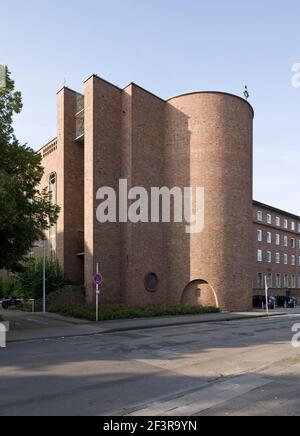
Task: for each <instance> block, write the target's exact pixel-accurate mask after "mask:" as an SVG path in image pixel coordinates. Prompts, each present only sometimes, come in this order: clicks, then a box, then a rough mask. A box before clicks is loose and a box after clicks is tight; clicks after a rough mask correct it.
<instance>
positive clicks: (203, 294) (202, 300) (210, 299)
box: [181, 280, 219, 307]
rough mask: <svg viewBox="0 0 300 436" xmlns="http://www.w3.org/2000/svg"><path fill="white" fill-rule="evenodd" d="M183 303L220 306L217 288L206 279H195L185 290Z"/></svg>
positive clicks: (183, 304) (184, 304)
mask: <svg viewBox="0 0 300 436" xmlns="http://www.w3.org/2000/svg"><path fill="white" fill-rule="evenodd" d="M181 305H182V306H215V307H219V302H218V297H217V294H216V292H215V290H214V289H213V287H212V286H211V285H210V284H209V283H208V282H207V281H206V280H193V281H192V282H190V283H189V284H188V285H187V286H186V288H185V289H184V291H183V294H182V298H181Z"/></svg>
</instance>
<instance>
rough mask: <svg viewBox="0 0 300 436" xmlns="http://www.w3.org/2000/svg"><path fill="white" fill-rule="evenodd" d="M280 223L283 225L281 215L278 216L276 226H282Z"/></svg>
mask: <svg viewBox="0 0 300 436" xmlns="http://www.w3.org/2000/svg"><path fill="white" fill-rule="evenodd" d="M280 225H281V221H280V218H279V216H277V217H276V226H277V227H280Z"/></svg>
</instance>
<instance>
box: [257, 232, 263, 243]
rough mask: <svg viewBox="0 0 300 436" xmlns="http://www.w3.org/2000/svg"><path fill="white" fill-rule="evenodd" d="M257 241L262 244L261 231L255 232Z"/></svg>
mask: <svg viewBox="0 0 300 436" xmlns="http://www.w3.org/2000/svg"><path fill="white" fill-rule="evenodd" d="M257 240H258V242H262V240H263V232H262V230H257Z"/></svg>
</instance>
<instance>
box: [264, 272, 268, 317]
mask: <svg viewBox="0 0 300 436" xmlns="http://www.w3.org/2000/svg"><path fill="white" fill-rule="evenodd" d="M265 287H266V308H267V314H268V316H269V296H268V291H269V286H268V277H267V276H265Z"/></svg>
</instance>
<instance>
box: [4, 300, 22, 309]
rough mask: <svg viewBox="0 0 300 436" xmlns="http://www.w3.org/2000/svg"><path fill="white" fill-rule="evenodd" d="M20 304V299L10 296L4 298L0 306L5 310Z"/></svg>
mask: <svg viewBox="0 0 300 436" xmlns="http://www.w3.org/2000/svg"><path fill="white" fill-rule="evenodd" d="M21 305H22V301H21V300H19V299H18V298H15V297H10V298H8V299H6V300H3V301H2V308H3V309H5V310H7V309H9V308H10V307H12V306H15V307H20V306H21Z"/></svg>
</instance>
